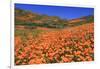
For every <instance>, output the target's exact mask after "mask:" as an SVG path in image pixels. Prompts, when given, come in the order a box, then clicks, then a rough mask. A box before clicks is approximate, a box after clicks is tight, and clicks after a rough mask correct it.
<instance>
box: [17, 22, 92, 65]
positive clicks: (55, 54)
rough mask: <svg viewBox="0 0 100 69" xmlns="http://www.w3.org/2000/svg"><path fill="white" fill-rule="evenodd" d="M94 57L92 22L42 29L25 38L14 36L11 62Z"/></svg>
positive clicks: (30, 62) (74, 59)
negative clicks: (51, 29) (49, 29)
mask: <svg viewBox="0 0 100 69" xmlns="http://www.w3.org/2000/svg"><path fill="white" fill-rule="evenodd" d="M93 60H94V24H93V23H90V24H84V25H81V26H76V27H71V28H68V29H62V30H56V31H50V32H43V33H41V34H39V35H38V36H37V37H36V38H35V37H33V35H32V34H31V32H30V33H28V35H27V40H26V41H25V40H23V39H22V38H21V36H15V64H16V65H28V64H48V63H66V62H82V61H93Z"/></svg>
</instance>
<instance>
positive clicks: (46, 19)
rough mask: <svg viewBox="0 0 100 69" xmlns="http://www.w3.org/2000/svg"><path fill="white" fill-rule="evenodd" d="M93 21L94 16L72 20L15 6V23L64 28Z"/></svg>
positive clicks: (28, 25) (34, 26) (33, 26)
mask: <svg viewBox="0 0 100 69" xmlns="http://www.w3.org/2000/svg"><path fill="white" fill-rule="evenodd" d="M93 21H94V16H93V15H90V16H84V17H80V18H76V19H72V20H67V19H66V20H65V19H61V18H59V17H57V16H48V15H41V14H38V13H33V12H31V11H25V10H21V9H18V8H15V25H16V26H18V25H22V26H27V28H28V27H32V28H36V27H47V28H65V27H72V26H76V25H81V24H84V23H91V22H93Z"/></svg>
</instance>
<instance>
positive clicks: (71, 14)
mask: <svg viewBox="0 0 100 69" xmlns="http://www.w3.org/2000/svg"><path fill="white" fill-rule="evenodd" d="M15 8H19V9H22V10H28V11H32V12H33V13H38V14H42V15H43V14H45V15H48V16H58V17H60V18H61V19H67V20H69V19H75V18H79V17H82V16H88V15H94V8H84V7H69V6H49V5H35V4H18V3H16V4H15Z"/></svg>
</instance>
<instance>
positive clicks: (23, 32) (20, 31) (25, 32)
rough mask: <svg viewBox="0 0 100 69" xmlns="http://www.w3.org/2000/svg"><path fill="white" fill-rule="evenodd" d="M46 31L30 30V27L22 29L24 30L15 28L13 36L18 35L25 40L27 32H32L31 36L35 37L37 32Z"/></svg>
mask: <svg viewBox="0 0 100 69" xmlns="http://www.w3.org/2000/svg"><path fill="white" fill-rule="evenodd" d="M43 32H46V31H43V30H37V29H34V30H30V29H24V30H18V29H16V30H15V36H20V37H21V38H22V40H27V38H28V35H29V33H30V34H32V37H34V38H36V37H38V35H39V34H41V33H43Z"/></svg>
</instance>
